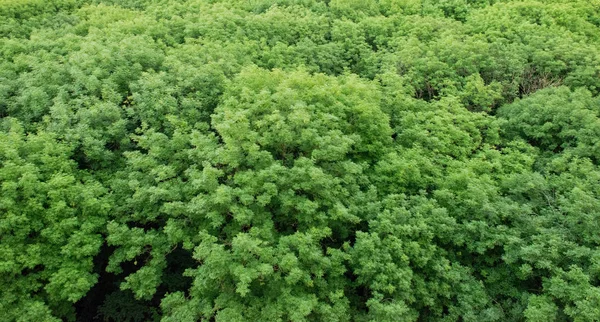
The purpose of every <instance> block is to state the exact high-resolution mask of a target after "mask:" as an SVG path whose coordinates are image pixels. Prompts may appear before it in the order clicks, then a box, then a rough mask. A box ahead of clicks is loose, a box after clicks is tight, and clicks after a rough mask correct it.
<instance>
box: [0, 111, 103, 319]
mask: <svg viewBox="0 0 600 322" xmlns="http://www.w3.org/2000/svg"><path fill="white" fill-rule="evenodd" d="M4 125H5V131H6V132H3V133H2V134H1V136H0V142H1V145H0V158H1V159H0V160H1V161H2V168H1V169H0V178H1V180H2V186H1V189H2V190H1V191H2V196H1V198H0V209H1V211H2V221H1V225H0V232H1V234H2V241H1V243H0V250H1V253H2V265H1V275H2V280H1V281H0V282H1V286H2V295H1V298H2V301H1V303H2V305H1V309H2V312H4V313H3V314H4V315H5V317H7V319H9V320H13V319H15V320H17V319H18V320H21V321H27V320H47V319H54V318H52V317H51V316H50V310H49V308H48V307H50V308H52V309H53V310H55V311H57V312H60V314H61V315H67V316H72V314H73V312H72V309H71V308H70V306H69V303H74V302H76V301H77V300H79V299H81V298H82V297H83V296H84V295H85V294H86V292H87V291H89V289H90V288H91V287H92V286H93V285H94V284H95V283H96V282H97V280H98V276H97V274H94V273H93V272H92V268H93V263H92V259H93V257H94V256H95V255H97V254H98V251H99V249H100V245H101V244H102V236H101V235H100V232H102V231H103V230H104V225H105V221H106V219H105V218H106V215H107V211H108V209H109V207H110V204H109V203H107V202H106V201H105V200H104V199H103V197H102V195H104V194H105V193H106V190H105V189H104V188H103V187H102V186H101V185H99V184H98V183H97V182H94V180H93V179H92V178H90V177H89V175H86V174H84V173H82V172H80V171H78V170H77V169H76V166H75V163H74V162H73V161H71V160H69V156H70V155H72V152H71V151H70V149H69V147H68V146H65V145H64V144H61V143H60V142H57V141H56V139H55V137H54V136H53V135H51V134H49V133H43V132H41V133H37V134H29V135H27V136H25V135H24V133H23V128H22V127H21V126H20V125H19V124H18V122H17V121H16V120H14V119H10V118H8V119H5V120H4ZM46 305H47V306H46Z"/></svg>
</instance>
